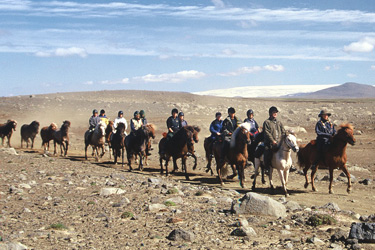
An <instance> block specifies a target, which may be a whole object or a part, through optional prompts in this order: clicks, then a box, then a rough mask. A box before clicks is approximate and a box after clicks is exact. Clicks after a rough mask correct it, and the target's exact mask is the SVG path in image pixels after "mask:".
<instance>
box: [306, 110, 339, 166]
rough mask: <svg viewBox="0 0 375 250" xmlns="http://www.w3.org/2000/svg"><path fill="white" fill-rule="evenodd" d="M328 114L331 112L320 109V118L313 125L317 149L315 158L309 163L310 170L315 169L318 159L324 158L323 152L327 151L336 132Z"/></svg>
mask: <svg viewBox="0 0 375 250" xmlns="http://www.w3.org/2000/svg"><path fill="white" fill-rule="evenodd" d="M329 116H331V113H328V112H327V110H321V111H320V113H319V115H318V117H320V119H319V121H318V122H317V123H316V125H315V132H316V134H317V137H316V149H317V150H316V157H315V160H314V162H313V164H312V165H311V169H312V170H316V166H317V165H318V163H319V161H320V160H324V152H325V151H327V149H328V147H329V145H330V144H331V141H332V137H333V136H334V135H335V134H336V129H335V127H334V125H333V124H332V123H331V122H330V121H329V119H328V117H329Z"/></svg>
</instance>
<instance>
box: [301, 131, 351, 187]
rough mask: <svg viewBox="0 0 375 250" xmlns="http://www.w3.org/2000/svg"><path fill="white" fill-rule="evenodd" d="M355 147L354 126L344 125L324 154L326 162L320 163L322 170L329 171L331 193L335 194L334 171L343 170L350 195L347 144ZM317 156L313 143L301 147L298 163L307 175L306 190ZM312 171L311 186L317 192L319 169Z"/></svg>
mask: <svg viewBox="0 0 375 250" xmlns="http://www.w3.org/2000/svg"><path fill="white" fill-rule="evenodd" d="M348 143H349V144H350V145H352V146H353V145H354V144H355V138H354V136H353V126H352V125H351V124H342V125H340V129H339V130H338V131H337V133H336V135H334V136H333V139H332V144H331V145H330V147H329V149H328V150H327V151H326V152H325V153H324V157H323V158H324V160H323V161H321V162H319V163H318V166H320V167H321V168H328V169H329V193H330V194H333V190H332V182H333V170H334V169H341V170H342V171H343V172H344V173H345V175H346V176H347V178H348V188H347V190H346V191H347V192H348V193H350V190H351V187H352V184H351V182H350V174H349V171H348V169H347V167H346V160H347V156H346V146H347V144H348ZM315 155H316V145H315V143H314V141H313V142H310V143H308V144H307V145H306V146H304V147H301V150H300V151H299V152H298V154H297V156H298V163H299V165H300V167H301V168H303V173H304V174H305V180H306V182H305V188H307V187H308V185H309V180H308V177H307V171H308V170H309V168H310V167H311V165H312V163H313V162H314V160H315ZM318 166H317V168H316V169H312V172H311V186H312V190H313V191H317V189H316V187H315V185H314V178H315V173H316V171H317V169H318Z"/></svg>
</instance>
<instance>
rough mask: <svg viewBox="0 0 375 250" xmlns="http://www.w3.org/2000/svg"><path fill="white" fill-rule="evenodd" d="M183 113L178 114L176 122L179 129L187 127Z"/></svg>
mask: <svg viewBox="0 0 375 250" xmlns="http://www.w3.org/2000/svg"><path fill="white" fill-rule="evenodd" d="M184 116H185V115H184V112H182V111H181V112H180V113H178V122H179V123H180V128H182V127H186V126H187V125H188V123H187V121H186V120H185V119H184Z"/></svg>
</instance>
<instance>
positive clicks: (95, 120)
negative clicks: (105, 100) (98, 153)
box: [88, 109, 100, 141]
mask: <svg viewBox="0 0 375 250" xmlns="http://www.w3.org/2000/svg"><path fill="white" fill-rule="evenodd" d="M99 122H100V118H99V117H98V111H97V110H96V109H94V110H93V111H92V116H91V117H90V119H89V132H90V133H89V136H88V141H90V140H91V136H92V134H93V133H94V130H95V128H96V126H97V125H98V124H99Z"/></svg>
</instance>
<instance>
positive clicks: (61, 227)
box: [50, 223, 68, 230]
mask: <svg viewBox="0 0 375 250" xmlns="http://www.w3.org/2000/svg"><path fill="white" fill-rule="evenodd" d="M50 228H51V229H55V230H66V229H68V228H67V227H66V226H65V225H64V224H62V223H57V224H51V226H50Z"/></svg>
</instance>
